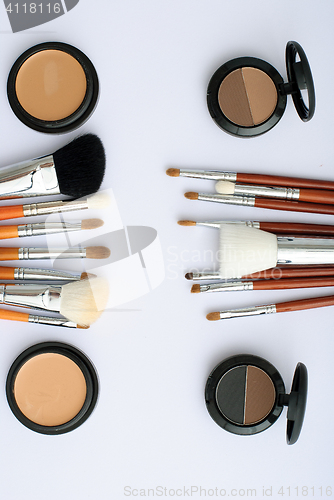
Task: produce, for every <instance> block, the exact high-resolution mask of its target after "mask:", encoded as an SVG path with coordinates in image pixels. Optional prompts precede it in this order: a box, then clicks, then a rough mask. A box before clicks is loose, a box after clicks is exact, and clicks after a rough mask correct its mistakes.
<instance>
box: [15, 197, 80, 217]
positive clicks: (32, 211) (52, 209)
mask: <svg viewBox="0 0 334 500" xmlns="http://www.w3.org/2000/svg"><path fill="white" fill-rule="evenodd" d="M86 208H88V203H87V199H84V200H71V201H45V202H41V203H30V204H29V205H22V209H23V215H24V216H25V217H31V216H33V215H49V214H58V213H60V212H74V211H75V210H84V209H86Z"/></svg>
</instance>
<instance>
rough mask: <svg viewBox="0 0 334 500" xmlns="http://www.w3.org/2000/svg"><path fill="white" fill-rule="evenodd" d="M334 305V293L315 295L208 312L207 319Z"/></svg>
mask: <svg viewBox="0 0 334 500" xmlns="http://www.w3.org/2000/svg"><path fill="white" fill-rule="evenodd" d="M333 305H334V295H327V296H326V297H313V298H309V299H301V300H291V301H289V302H280V303H278V304H269V305H265V306H254V307H245V308H242V309H230V310H227V311H219V312H212V313H209V314H207V316H206V319H208V320H209V321H217V320H219V319H231V318H242V317H244V316H259V315H263V314H274V313H281V312H291V311H303V310H305V309H315V308H317V307H327V306H333Z"/></svg>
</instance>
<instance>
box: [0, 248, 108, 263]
mask: <svg viewBox="0 0 334 500" xmlns="http://www.w3.org/2000/svg"><path fill="white" fill-rule="evenodd" d="M109 256H110V250H109V248H107V247H97V246H96V247H86V248H80V247H78V248H75V247H73V248H30V247H27V248H24V247H21V248H20V247H3V248H0V261H4V260H39V259H84V258H87V259H107V258H108V257H109Z"/></svg>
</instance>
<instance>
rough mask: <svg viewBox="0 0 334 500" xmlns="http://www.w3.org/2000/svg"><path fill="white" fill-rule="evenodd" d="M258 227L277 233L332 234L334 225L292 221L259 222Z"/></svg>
mask: <svg viewBox="0 0 334 500" xmlns="http://www.w3.org/2000/svg"><path fill="white" fill-rule="evenodd" d="M260 229H262V230H263V231H270V232H272V233H275V234H276V233H278V234H293V235H301V234H305V235H312V236H334V226H330V225H326V224H303V223H293V222H260Z"/></svg>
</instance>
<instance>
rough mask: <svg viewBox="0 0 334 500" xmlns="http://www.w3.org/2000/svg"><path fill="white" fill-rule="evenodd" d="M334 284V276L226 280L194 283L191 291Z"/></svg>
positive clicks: (286, 287) (309, 286)
mask: <svg viewBox="0 0 334 500" xmlns="http://www.w3.org/2000/svg"><path fill="white" fill-rule="evenodd" d="M325 286H334V277H332V276H331V277H328V276H325V277H316V278H290V279H284V278H280V279H276V280H275V279H269V280H255V281H241V280H233V281H225V282H224V283H213V284H210V285H208V284H204V285H198V284H196V285H193V286H192V287H191V293H207V292H232V291H236V292H244V291H247V290H291V289H294V288H318V287H325Z"/></svg>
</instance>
